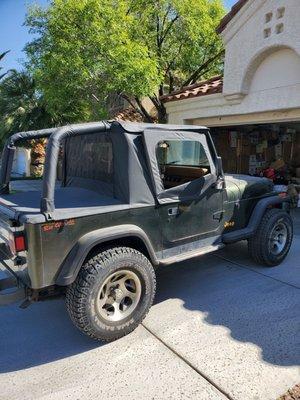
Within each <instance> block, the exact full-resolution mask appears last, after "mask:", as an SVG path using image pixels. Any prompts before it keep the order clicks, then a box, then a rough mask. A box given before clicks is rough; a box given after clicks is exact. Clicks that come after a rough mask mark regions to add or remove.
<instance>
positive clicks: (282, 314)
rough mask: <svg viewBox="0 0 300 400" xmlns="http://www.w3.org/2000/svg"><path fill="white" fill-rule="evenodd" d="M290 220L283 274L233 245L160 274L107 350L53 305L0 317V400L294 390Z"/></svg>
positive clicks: (296, 321)
mask: <svg viewBox="0 0 300 400" xmlns="http://www.w3.org/2000/svg"><path fill="white" fill-rule="evenodd" d="M299 211H300V210H299ZM299 211H298V212H297V215H295V226H296V235H295V239H294V244H293V248H292V250H291V252H290V255H289V257H288V258H287V259H286V261H285V263H284V264H283V265H281V266H279V267H276V268H271V269H268V268H263V267H259V266H257V265H255V264H254V263H253V262H252V261H251V260H250V259H249V258H248V255H247V251H246V245H245V244H244V243H240V244H235V245H232V246H229V247H227V248H225V249H223V250H222V251H219V252H217V253H214V254H213V255H209V256H205V257H202V258H199V259H197V260H195V261H189V262H186V263H182V264H178V265H173V266H170V267H168V268H165V269H161V270H160V271H159V273H158V292H157V297H156V302H155V305H154V306H153V307H152V309H151V311H150V313H149V315H148V316H147V318H146V319H145V321H144V323H143V326H140V327H139V328H138V329H137V330H136V331H135V332H133V333H132V334H131V335H129V336H127V337H125V338H123V339H120V340H118V341H116V342H113V343H110V344H99V343H95V342H93V341H91V340H90V339H88V338H86V337H85V336H84V335H82V334H81V333H80V332H78V331H77V330H76V329H75V328H73V326H72V324H71V322H70V321H69V319H68V316H67V313H66V311H65V307H64V302H63V301H62V300H53V301H49V302H45V303H38V304H34V305H32V306H31V307H29V308H28V309H26V310H20V309H18V308H17V307H16V306H9V307H5V308H1V309H0V318H1V328H0V387H1V390H0V399H1V400H4V399H7V400H14V399H18V400H19V399H20V400H21V399H22V400H25V399H43V400H46V399H47V400H50V399H68V398H70V399H72V400H75V399H82V400H84V399H92V398H93V399H111V400H115V399H134V400H135V399H143V400H148V399H155V400H156V399H164V400H165V399H176V400H177V399H199V400H206V399H212V400H219V399H223V400H224V399H236V400H248V399H249V400H260V399H261V400H269V399H270V400H275V399H276V398H277V397H278V396H279V395H281V394H282V393H284V392H285V391H286V390H287V389H288V388H289V387H292V386H293V385H294V384H296V383H299V382H300V369H299V365H300V290H299V289H300V257H299V254H300V253H299V247H300V213H299Z"/></svg>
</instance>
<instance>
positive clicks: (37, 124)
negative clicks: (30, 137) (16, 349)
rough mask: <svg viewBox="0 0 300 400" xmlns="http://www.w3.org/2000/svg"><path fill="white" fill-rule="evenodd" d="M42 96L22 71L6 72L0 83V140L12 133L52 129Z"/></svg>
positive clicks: (54, 123)
mask: <svg viewBox="0 0 300 400" xmlns="http://www.w3.org/2000/svg"><path fill="white" fill-rule="evenodd" d="M58 123H59V121H57V120H55V118H53V117H52V115H50V113H49V112H48V111H47V110H46V105H45V100H44V97H43V95H42V94H41V93H40V92H39V91H38V90H37V88H36V85H35V81H34V79H33V77H32V76H31V75H30V74H29V73H28V72H26V71H21V72H18V71H16V70H10V71H9V72H8V73H7V75H6V77H5V78H4V79H2V81H1V82H0V141H1V142H2V143H3V141H4V140H5V139H6V138H7V137H8V136H10V135H11V134H12V133H15V132H19V131H28V130H33V129H43V128H46V127H49V126H55V125H57V124H58Z"/></svg>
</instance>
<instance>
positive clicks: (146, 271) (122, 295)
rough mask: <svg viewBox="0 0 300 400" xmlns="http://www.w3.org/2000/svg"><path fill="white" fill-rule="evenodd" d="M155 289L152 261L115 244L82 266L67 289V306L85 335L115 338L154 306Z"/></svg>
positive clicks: (106, 338)
mask: <svg viewBox="0 0 300 400" xmlns="http://www.w3.org/2000/svg"><path fill="white" fill-rule="evenodd" d="M155 288H156V279H155V272H154V270H153V267H152V265H151V263H150V262H149V260H148V259H147V258H146V257H145V256H144V255H143V254H142V253H140V252H138V251H136V250H134V249H131V248H128V247H115V248H112V249H108V250H105V251H103V252H101V253H99V254H97V255H96V256H94V257H93V258H91V259H89V260H88V261H87V262H86V263H85V264H84V265H83V266H82V268H81V270H80V271H79V274H78V276H77V279H76V280H75V282H74V283H73V284H72V285H71V286H69V288H68V289H67V294H66V303H67V309H68V312H69V315H70V317H71V319H72V321H73V323H74V324H75V326H77V328H79V329H80V330H81V331H82V332H84V333H85V334H86V335H88V336H90V337H92V338H93V339H97V340H104V341H112V340H115V339H118V338H120V337H122V336H124V335H127V334H128V333H130V332H131V331H133V330H134V329H135V328H136V327H137V326H138V325H139V324H140V322H141V321H142V320H143V319H144V317H145V316H146V314H147V312H148V311H149V308H150V307H151V305H152V302H153V298H154V295H155Z"/></svg>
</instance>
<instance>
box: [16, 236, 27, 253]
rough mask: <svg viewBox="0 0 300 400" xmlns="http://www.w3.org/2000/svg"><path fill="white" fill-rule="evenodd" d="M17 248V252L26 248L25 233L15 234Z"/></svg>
mask: <svg viewBox="0 0 300 400" xmlns="http://www.w3.org/2000/svg"><path fill="white" fill-rule="evenodd" d="M15 249H16V252H19V251H24V250H26V243H25V237H24V236H23V235H18V236H15Z"/></svg>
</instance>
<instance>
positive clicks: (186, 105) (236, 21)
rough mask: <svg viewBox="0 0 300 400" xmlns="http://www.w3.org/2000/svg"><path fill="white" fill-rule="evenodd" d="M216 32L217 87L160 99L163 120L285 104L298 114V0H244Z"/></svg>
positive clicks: (265, 110) (276, 109) (278, 108)
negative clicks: (221, 66) (221, 51)
mask: <svg viewBox="0 0 300 400" xmlns="http://www.w3.org/2000/svg"><path fill="white" fill-rule="evenodd" d="M268 19H269V20H268ZM222 38H223V41H224V45H225V50H226V51H225V71H224V88H223V93H222V94H215V95H208V96H203V97H196V98H190V99H186V100H180V101H174V102H169V103H166V107H167V112H168V115H169V122H170V123H184V122H187V120H189V121H190V120H193V119H197V120H198V122H199V121H201V119H203V120H204V119H205V120H207V119H208V118H218V117H219V118H221V119H222V118H223V117H225V116H235V115H236V116H238V115H245V114H252V115H253V116H255V114H257V113H260V114H263V113H266V114H268V113H269V112H270V111H273V112H277V113H283V114H284V113H286V111H287V110H293V115H294V118H296V120H298V119H297V118H298V117H297V115H298V114H299V119H300V1H299V0H280V1H279V0H249V1H248V2H247V3H246V5H245V6H244V7H243V8H242V9H241V10H240V12H239V13H238V14H237V15H236V16H235V17H234V18H233V19H232V20H231V22H230V23H229V24H228V25H227V27H226V28H225V30H224V31H223V32H222ZM297 110H298V111H299V112H297ZM260 116H261V115H260ZM260 120H261V119H260Z"/></svg>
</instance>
